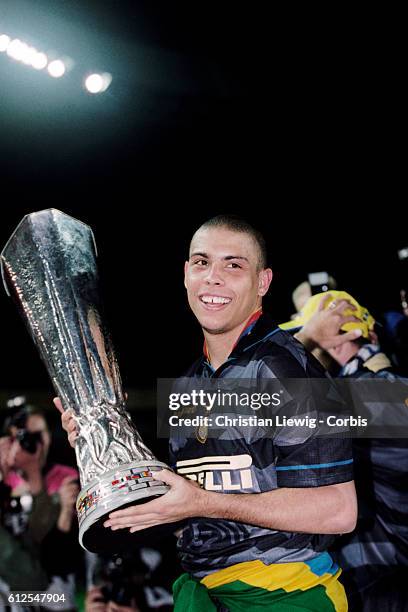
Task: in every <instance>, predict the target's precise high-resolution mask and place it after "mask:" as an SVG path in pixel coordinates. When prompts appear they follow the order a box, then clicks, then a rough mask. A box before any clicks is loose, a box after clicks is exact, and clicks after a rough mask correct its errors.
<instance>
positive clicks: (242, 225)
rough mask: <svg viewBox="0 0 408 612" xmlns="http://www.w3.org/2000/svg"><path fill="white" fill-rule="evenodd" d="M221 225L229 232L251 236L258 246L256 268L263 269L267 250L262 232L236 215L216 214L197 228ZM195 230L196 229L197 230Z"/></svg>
mask: <svg viewBox="0 0 408 612" xmlns="http://www.w3.org/2000/svg"><path fill="white" fill-rule="evenodd" d="M214 227H215V228H218V227H223V228H226V229H229V230H231V232H237V233H241V234H248V236H251V238H252V239H253V241H254V242H255V244H256V246H257V248H258V268H259V269H260V270H263V269H265V268H266V267H267V265H268V251H267V248H266V241H265V238H264V236H263V234H262V233H261V232H260V231H259V230H257V229H256V228H255V227H254V226H253V225H251V224H250V223H248V221H246V220H245V219H242V218H241V217H238V216H236V215H217V216H216V217H212V218H211V219H208V221H205V222H204V223H203V224H202V225H200V227H199V228H198V230H201V229H208V228H214ZM198 230H197V231H198Z"/></svg>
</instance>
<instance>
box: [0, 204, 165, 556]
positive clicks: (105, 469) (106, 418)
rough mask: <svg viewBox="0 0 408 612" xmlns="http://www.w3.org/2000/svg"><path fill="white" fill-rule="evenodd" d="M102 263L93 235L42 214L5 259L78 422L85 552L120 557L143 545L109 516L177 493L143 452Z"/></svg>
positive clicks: (6, 273)
mask: <svg viewBox="0 0 408 612" xmlns="http://www.w3.org/2000/svg"><path fill="white" fill-rule="evenodd" d="M95 256H96V247H95V242H94V238H93V234H92V230H91V229H90V227H88V226H87V225H85V224H84V223H82V222H81V221H78V220H77V219H73V218H72V217H70V216H68V215H66V214H64V213H62V212H60V211H58V210H55V209H49V210H42V211H40V212H36V213H33V214H31V215H26V216H25V217H24V218H23V220H22V221H21V223H20V224H19V225H18V226H17V228H16V230H15V231H14V233H13V234H12V236H11V238H10V240H9V241H8V242H7V244H6V246H5V248H4V249H3V252H2V253H1V270H2V275H3V282H4V285H5V288H6V291H7V293H8V294H9V295H11V296H12V297H13V298H14V300H15V301H16V302H17V304H18V306H19V310H20V313H21V315H22V316H23V319H24V321H25V323H26V325H27V327H28V329H29V332H30V334H31V337H32V339H33V340H34V342H35V344H36V346H37V348H38V350H39V352H40V355H41V358H42V360H43V361H44V363H45V365H46V368H47V370H48V373H49V375H50V377H51V380H52V383H53V385H54V388H55V391H56V393H57V394H58V395H59V397H60V398H61V400H62V404H63V406H64V408H65V409H68V408H72V409H73V410H74V413H75V419H76V421H77V425H78V432H79V437H78V439H77V441H76V446H75V452H76V459H77V463H78V468H79V472H80V479H81V487H82V489H81V492H80V494H79V496H78V499H77V503H76V509H77V513H78V521H79V541H80V544H81V545H82V546H83V547H84V548H86V549H87V550H89V551H92V552H117V551H119V550H122V549H123V548H128V547H129V546H131V545H132V544H133V545H134V542H135V538H134V534H130V533H129V530H128V529H121V530H117V531H112V530H111V529H109V528H105V527H103V521H104V520H106V518H107V514H108V513H109V512H111V511H113V510H116V509H118V508H123V507H125V506H127V505H131V504H136V503H143V502H145V501H149V500H151V499H153V498H155V497H158V496H159V495H163V494H164V493H166V492H167V491H168V489H169V487H168V485H166V484H164V483H163V482H161V481H157V480H153V478H152V476H151V472H152V471H154V470H156V471H158V470H161V469H162V468H166V467H167V466H166V465H165V464H164V463H161V462H160V461H158V460H157V459H156V458H155V457H154V455H153V454H152V452H151V451H150V450H149V449H148V448H147V447H146V445H145V444H144V443H143V441H142V439H141V437H140V435H139V433H138V432H137V430H136V428H135V427H134V425H133V424H132V421H131V419H130V416H129V414H128V412H127V411H126V408H125V399H124V396H123V391H122V387H121V380H120V374H119V368H118V364H117V361H116V358H115V354H114V349H113V345H112V342H111V339H110V336H109V333H108V331H107V329H106V327H105V324H104V321H103V319H102V316H101V311H102V308H101V299H100V295H99V291H98V272H97V266H96V259H95ZM150 529H153V530H154V529H155V528H150Z"/></svg>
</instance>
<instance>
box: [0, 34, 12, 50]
mask: <svg viewBox="0 0 408 612" xmlns="http://www.w3.org/2000/svg"><path fill="white" fill-rule="evenodd" d="M10 41H11V38H10V36H7V34H0V52H4V51H7V47H8V46H9V44H10Z"/></svg>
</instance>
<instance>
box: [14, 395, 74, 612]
mask: <svg viewBox="0 0 408 612" xmlns="http://www.w3.org/2000/svg"><path fill="white" fill-rule="evenodd" d="M4 429H5V433H7V434H8V440H9V445H10V446H9V456H8V464H9V472H8V475H7V477H6V484H7V485H8V486H9V487H10V488H11V495H12V499H13V506H14V510H15V512H14V513H12V514H8V515H7V516H6V518H5V524H6V526H7V527H8V529H9V531H10V532H11V533H12V534H13V535H14V536H16V537H18V536H20V535H21V534H23V533H25V531H26V530H27V529H28V527H29V526H30V530H31V537H32V538H33V541H34V542H35V543H36V544H37V545H39V554H40V560H41V564H42V566H43V567H44V569H45V570H46V571H47V574H48V591H49V592H50V593H51V592H52V593H60V594H64V596H65V605H62V603H61V602H59V603H58V609H72V608H74V607H75V599H74V598H75V577H74V571H75V569H76V566H77V564H78V563H77V562H78V552H79V551H80V549H79V546H78V544H77V538H76V535H75V530H76V528H77V527H76V521H75V520H74V518H75V515H74V508H75V500H76V497H77V495H78V492H79V486H78V480H77V479H78V474H77V472H76V470H74V469H73V468H70V467H68V466H64V465H59V464H54V463H51V462H50V461H49V460H48V451H49V448H50V444H51V433H50V431H49V428H48V425H47V422H46V420H45V417H44V414H43V413H42V412H41V411H40V410H39V409H37V408H35V407H32V406H29V405H27V404H26V403H25V402H23V403H22V405H20V406H17V408H14V409H13V410H12V411H11V414H10V415H9V417H8V418H7V419H6V422H5V426H4ZM61 550H63V551H64V555H60V554H59V552H60V551H61ZM25 588H26V587H25Z"/></svg>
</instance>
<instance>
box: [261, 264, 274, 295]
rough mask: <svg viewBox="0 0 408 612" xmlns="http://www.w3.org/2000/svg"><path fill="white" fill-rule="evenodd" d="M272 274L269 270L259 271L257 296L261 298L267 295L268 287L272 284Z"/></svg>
mask: <svg viewBox="0 0 408 612" xmlns="http://www.w3.org/2000/svg"><path fill="white" fill-rule="evenodd" d="M272 277H273V272H272V270H271V269H270V268H265V269H264V270H261V271H260V273H259V276H258V295H259V296H261V297H263V296H264V295H266V294H267V293H268V289H269V286H270V284H271V282H272Z"/></svg>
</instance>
